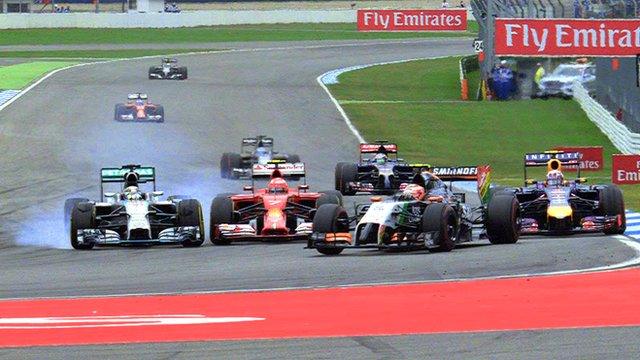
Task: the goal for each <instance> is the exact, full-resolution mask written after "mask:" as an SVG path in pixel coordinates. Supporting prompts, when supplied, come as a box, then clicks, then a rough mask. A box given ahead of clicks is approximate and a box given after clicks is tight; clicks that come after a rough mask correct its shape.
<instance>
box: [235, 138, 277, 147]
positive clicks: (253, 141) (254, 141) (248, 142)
mask: <svg viewBox="0 0 640 360" xmlns="http://www.w3.org/2000/svg"><path fill="white" fill-rule="evenodd" d="M260 143H262V146H265V147H272V146H273V138H271V137H265V136H258V137H252V138H244V139H242V144H241V146H243V147H244V146H253V147H256V146H258V144H260Z"/></svg>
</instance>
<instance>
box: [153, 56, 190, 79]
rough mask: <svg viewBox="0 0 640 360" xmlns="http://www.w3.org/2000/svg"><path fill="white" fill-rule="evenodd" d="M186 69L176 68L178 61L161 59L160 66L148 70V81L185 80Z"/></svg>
mask: <svg viewBox="0 0 640 360" xmlns="http://www.w3.org/2000/svg"><path fill="white" fill-rule="evenodd" d="M187 76H188V75H187V67H186V66H178V60H177V59H172V58H163V59H162V63H161V64H160V65H156V66H151V67H150V68H149V79H150V80H153V79H168V80H186V79H187Z"/></svg>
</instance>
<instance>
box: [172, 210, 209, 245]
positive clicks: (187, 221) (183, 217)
mask: <svg viewBox="0 0 640 360" xmlns="http://www.w3.org/2000/svg"><path fill="white" fill-rule="evenodd" d="M177 220H178V221H177V223H178V224H177V225H178V226H180V227H183V226H189V227H192V226H195V227H198V232H199V234H198V236H197V237H196V238H195V239H189V240H185V241H184V242H183V243H182V246H184V247H198V246H200V245H202V243H203V242H204V237H205V232H204V218H203V216H202V205H200V202H199V201H198V200H195V199H186V200H181V201H180V202H179V203H178V219H177Z"/></svg>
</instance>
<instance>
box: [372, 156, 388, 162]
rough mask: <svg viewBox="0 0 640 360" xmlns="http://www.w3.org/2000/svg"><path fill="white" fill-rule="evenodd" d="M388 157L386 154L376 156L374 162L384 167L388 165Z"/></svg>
mask: <svg viewBox="0 0 640 360" xmlns="http://www.w3.org/2000/svg"><path fill="white" fill-rule="evenodd" d="M387 160H388V158H387V155H386V154H376V156H374V157H373V162H374V163H376V164H379V165H384V164H386V163H387Z"/></svg>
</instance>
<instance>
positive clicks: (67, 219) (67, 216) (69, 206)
mask: <svg viewBox="0 0 640 360" xmlns="http://www.w3.org/2000/svg"><path fill="white" fill-rule="evenodd" d="M82 202H89V199H87V198H70V199H67V200H65V201H64V228H65V230H66V231H69V226H71V225H70V224H71V213H72V212H73V208H74V207H75V206H76V204H79V203H82Z"/></svg>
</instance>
